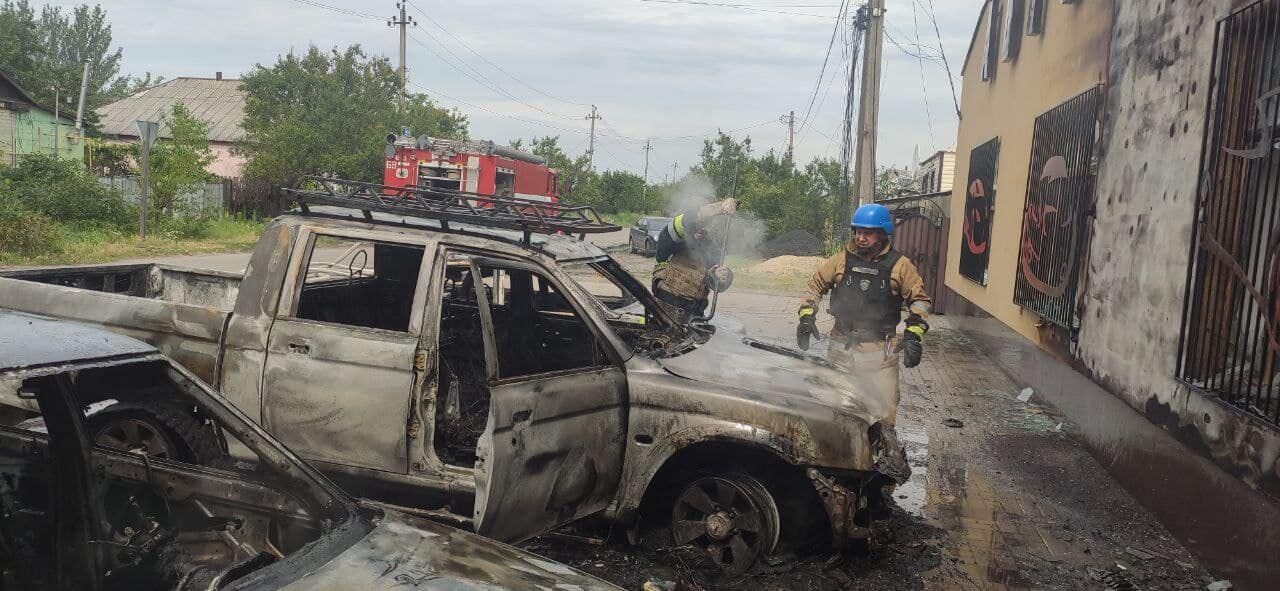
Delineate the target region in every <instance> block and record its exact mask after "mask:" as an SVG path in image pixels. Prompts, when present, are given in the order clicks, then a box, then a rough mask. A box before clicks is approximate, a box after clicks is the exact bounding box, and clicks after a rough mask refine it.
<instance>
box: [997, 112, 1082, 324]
mask: <svg viewBox="0 0 1280 591" xmlns="http://www.w3.org/2000/svg"><path fill="white" fill-rule="evenodd" d="M1101 96H1102V90H1101V87H1096V86H1095V87H1094V88H1091V89H1089V90H1087V91H1085V92H1083V93H1081V94H1079V95H1076V96H1075V97H1073V98H1071V99H1069V100H1067V101H1066V102H1064V103H1062V104H1061V105H1058V106H1056V107H1054V108H1053V109H1050V110H1049V111H1048V112H1046V113H1044V114H1043V115H1040V116H1039V117H1036V124H1035V133H1034V135H1033V136H1032V140H1031V168H1030V170H1029V171H1028V172H1027V200H1026V205H1025V206H1024V207H1023V210H1022V241H1021V243H1020V244H1019V246H1018V270H1017V279H1016V280H1015V282H1014V290H1013V301H1014V303H1016V304H1018V305H1019V306H1022V307H1023V308H1026V309H1028V310H1031V311H1033V312H1035V313H1036V314H1039V315H1040V316H1041V317H1043V318H1044V319H1045V320H1048V321H1050V322H1052V323H1054V324H1057V325H1058V326H1061V327H1064V328H1067V329H1069V330H1074V329H1076V328H1079V319H1078V318H1077V317H1076V310H1077V306H1076V288H1077V286H1078V283H1079V279H1080V265H1081V261H1083V260H1084V253H1085V249H1086V248H1087V246H1088V245H1087V244H1086V241H1087V237H1088V229H1089V226H1088V216H1087V214H1088V211H1089V209H1090V208H1091V205H1092V203H1093V187H1094V182H1093V181H1094V174H1093V169H1094V167H1093V161H1094V138H1095V136H1096V135H1097V131H1096V130H1097V126H1098V106H1099V102H1100V100H1099V99H1100V97H1101Z"/></svg>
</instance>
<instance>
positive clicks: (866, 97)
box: [853, 0, 884, 205]
mask: <svg viewBox="0 0 1280 591" xmlns="http://www.w3.org/2000/svg"><path fill="white" fill-rule="evenodd" d="M866 26H867V29H866V30H867V34H866V48H865V49H864V50H863V53H862V64H863V65H862V97H861V100H860V101H859V105H858V136H857V137H858V153H857V159H856V161H855V162H856V164H855V166H854V169H853V186H854V190H856V191H857V194H858V203H859V204H860V205H865V204H867V203H871V202H872V201H873V200H875V186H876V183H875V180H876V131H877V129H878V124H879V121H880V62H881V60H882V59H883V55H884V0H870V2H869V4H868V11H867V25H866Z"/></svg>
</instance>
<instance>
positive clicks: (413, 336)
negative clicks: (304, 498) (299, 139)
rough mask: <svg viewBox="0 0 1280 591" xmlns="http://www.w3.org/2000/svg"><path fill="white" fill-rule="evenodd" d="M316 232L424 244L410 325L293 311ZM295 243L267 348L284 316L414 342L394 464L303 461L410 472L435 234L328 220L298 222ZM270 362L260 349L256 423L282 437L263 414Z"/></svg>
mask: <svg viewBox="0 0 1280 591" xmlns="http://www.w3.org/2000/svg"><path fill="white" fill-rule="evenodd" d="M321 236H330V237H335V238H343V239H348V240H352V241H366V242H383V243H390V244H399V245H405V246H415V247H422V249H423V252H422V263H421V265H420V267H419V269H418V277H417V280H416V283H415V287H414V296H413V301H412V303H411V305H410V311H409V325H408V327H407V328H406V330H405V331H392V330H386V329H378V328H368V327H360V326H353V325H347V324H340V323H334V322H325V321H320V320H310V319H302V318H298V317H296V316H295V314H296V312H297V310H296V307H297V305H298V299H299V294H300V290H301V288H302V286H303V284H304V283H305V280H306V272H307V270H308V269H309V267H310V261H311V256H312V254H313V253H314V251H315V248H316V244H315V242H316V240H317V239H318V238H319V237H321ZM296 244H297V245H298V246H299V247H298V248H294V249H293V252H292V253H291V255H290V257H289V264H288V266H287V267H286V274H285V279H284V283H283V286H282V287H281V290H280V301H279V305H278V306H277V309H276V313H275V315H274V321H273V323H272V326H271V329H270V331H269V332H268V334H267V339H266V340H267V348H268V349H269V348H270V344H271V342H272V336H273V333H275V331H276V328H277V326H278V325H279V323H280V322H282V321H284V322H289V323H297V324H303V325H307V324H310V325H315V326H318V327H322V328H335V327H336V328H340V329H345V330H350V331H354V332H359V333H366V334H370V335H378V336H381V337H384V338H394V339H397V340H399V341H400V343H401V344H403V345H409V344H412V346H413V355H411V357H410V361H409V366H410V367H409V369H410V371H412V372H413V376H412V378H411V379H410V382H409V385H408V388H407V389H406V391H405V392H404V397H403V403H404V407H405V409H406V412H407V416H406V421H405V424H404V425H402V426H401V427H400V428H401V430H402V434H403V446H402V448H401V449H402V450H403V451H404V455H403V457H397V458H394V459H391V461H389V462H387V463H388V464H392V463H394V464H396V466H395V468H394V469H393V470H390V471H387V470H384V469H381V468H376V467H370V466H361V465H356V464H354V463H346V462H341V461H338V462H335V461H329V460H325V459H320V458H315V457H307V461H308V462H311V463H313V464H315V465H317V466H321V467H323V468H324V469H325V471H337V472H354V473H370V472H378V473H383V474H408V473H409V472H410V467H411V466H412V465H413V464H414V463H415V462H416V461H419V460H415V455H416V454H415V453H414V448H415V444H414V439H415V438H416V437H417V436H420V432H421V428H420V427H421V423H420V414H419V413H418V412H416V409H417V407H418V406H419V400H420V397H421V392H422V385H423V378H424V376H423V373H424V372H423V371H422V369H423V367H422V363H421V359H422V356H423V350H422V335H423V332H424V330H423V328H424V327H423V322H424V318H425V317H426V314H425V309H426V303H427V301H428V299H429V298H428V295H429V291H428V290H429V289H430V282H431V280H432V277H433V264H432V261H434V260H435V257H436V251H437V250H438V240H437V239H435V238H434V237H431V236H428V235H423V234H416V233H400V232H394V231H385V230H378V229H364V228H338V227H327V226H326V227H312V226H303V227H302V228H300V229H299V233H298V236H297V238H296ZM374 264H375V272H376V264H377V262H376V261H375V262H374ZM270 365H271V352H270V351H269V350H268V351H266V352H265V354H264V359H263V373H262V379H261V382H260V391H261V392H262V394H261V395H260V396H259V400H260V401H261V405H262V408H261V411H260V412H261V415H260V416H261V420H260V423H261V424H262V425H263V426H264V427H266V428H267V429H268V431H269V432H272V433H273V434H274V435H275V436H276V437H277V438H281V435H282V434H281V433H278V432H277V430H276V428H275V427H274V426H272V425H270V424H269V420H268V419H269V417H270V414H269V412H270V409H269V408H268V392H267V372H268V370H269V368H270ZM291 447H293V448H294V449H295V451H297V452H298V453H299V454H300V455H304V456H306V455H308V454H307V453H306V452H307V450H305V449H297V446H291ZM401 462H403V463H401Z"/></svg>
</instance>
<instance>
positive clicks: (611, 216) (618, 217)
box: [603, 211, 658, 228]
mask: <svg viewBox="0 0 1280 591" xmlns="http://www.w3.org/2000/svg"><path fill="white" fill-rule="evenodd" d="M603 215H604V219H605V220H607V221H608V222H609V223H612V224H617V225H619V226H622V227H623V228H630V227H631V226H634V225H636V222H638V221H640V218H642V217H645V216H648V215H658V214H656V213H644V212H640V211H620V212H618V213H606V214H603Z"/></svg>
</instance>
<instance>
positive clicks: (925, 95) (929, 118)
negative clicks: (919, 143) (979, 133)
mask: <svg viewBox="0 0 1280 591" xmlns="http://www.w3.org/2000/svg"><path fill="white" fill-rule="evenodd" d="M911 26H912V27H913V28H914V29H915V33H916V44H919V43H920V22H919V20H918V19H917V18H916V3H915V2H912V3H911ZM916 64H918V65H919V66H920V98H921V99H923V100H924V120H925V122H927V123H928V124H929V139H930V140H931V141H933V146H934V147H935V148H936V147H937V146H938V136H937V134H935V133H934V131H933V113H932V112H930V110H929V83H928V82H926V81H925V75H924V60H923V59H919V58H917V59H916ZM915 164H916V163H914V162H913V163H911V165H912V166H915Z"/></svg>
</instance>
